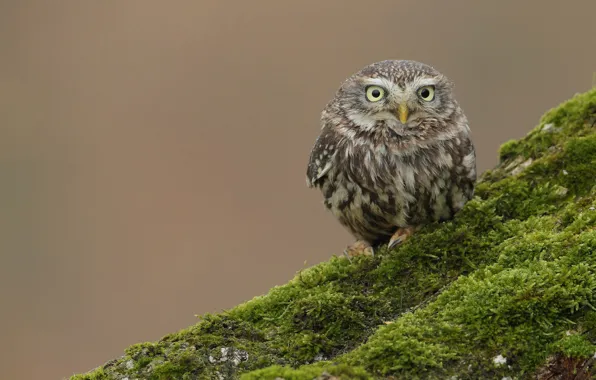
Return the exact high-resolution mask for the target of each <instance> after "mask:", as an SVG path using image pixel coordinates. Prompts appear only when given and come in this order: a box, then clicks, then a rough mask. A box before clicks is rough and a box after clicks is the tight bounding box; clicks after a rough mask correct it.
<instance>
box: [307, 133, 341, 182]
mask: <svg viewBox="0 0 596 380" xmlns="http://www.w3.org/2000/svg"><path fill="white" fill-rule="evenodd" d="M334 137H335V136H334V135H333V133H332V132H331V131H329V130H328V129H327V128H324V129H323V131H322V132H321V134H320V135H319V137H318V138H317V140H316V141H315V145H314V146H313V148H312V150H311V152H310V160H309V162H308V168H307V169H306V184H307V185H308V187H314V186H317V184H318V183H317V181H319V180H320V179H321V178H323V177H324V176H325V174H327V172H328V171H329V169H331V168H332V167H333V162H334V158H335V155H336V152H337V144H336V140H335V138H334Z"/></svg>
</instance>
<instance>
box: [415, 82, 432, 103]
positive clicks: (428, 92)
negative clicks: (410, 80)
mask: <svg viewBox="0 0 596 380" xmlns="http://www.w3.org/2000/svg"><path fill="white" fill-rule="evenodd" d="M418 96H420V99H422V100H424V101H427V102H430V101H431V100H433V99H434V98H435V88H434V86H424V87H420V88H419V89H418Z"/></svg>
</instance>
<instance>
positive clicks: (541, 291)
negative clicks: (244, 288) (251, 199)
mask: <svg viewBox="0 0 596 380" xmlns="http://www.w3.org/2000/svg"><path fill="white" fill-rule="evenodd" d="M500 156H501V162H500V164H499V165H498V166H497V167H496V168H495V169H494V170H491V171H488V172H486V173H484V175H483V176H482V178H481V179H480V181H479V183H478V185H477V188H476V197H475V198H474V199H473V200H472V201H470V202H469V203H468V204H467V205H466V207H465V208H464V209H463V210H462V211H461V212H460V213H459V214H458V215H457V217H456V218H455V219H454V220H453V221H450V222H446V223H441V224H435V225H431V226H428V227H426V228H424V229H423V230H422V231H421V232H419V233H417V234H415V235H414V236H413V237H412V238H411V239H409V240H408V241H407V242H406V243H404V244H403V245H402V246H400V247H398V248H396V249H394V250H392V251H387V250H384V249H380V250H378V254H377V255H376V256H375V257H374V258H371V257H361V258H356V259H354V260H353V261H352V262H349V261H348V260H347V259H345V258H343V257H334V258H332V259H331V260H329V261H328V262H325V263H322V264H320V265H316V266H314V267H311V268H309V269H306V270H304V271H302V272H300V273H298V275H297V276H296V277H295V278H294V279H293V280H291V281H290V282H289V283H288V284H287V285H284V286H280V287H276V288H273V289H272V290H271V291H270V292H269V294H267V295H265V296H261V297H256V298H255V299H253V300H251V301H249V302H247V303H245V304H243V305H240V306H237V307H235V308H233V309H231V310H228V311H226V312H223V313H220V314H216V315H205V316H203V317H202V319H201V320H200V321H199V322H198V323H197V324H196V325H194V326H192V327H189V328H187V329H185V330H182V331H179V332H177V333H175V334H171V335H168V336H166V337H164V338H163V339H162V340H160V341H158V342H155V343H142V344H137V345H134V346H131V347H130V348H128V349H127V350H126V354H125V356H123V357H122V358H119V359H116V360H114V361H111V362H109V363H107V364H105V365H104V366H102V367H100V368H98V369H96V370H94V371H93V372H91V373H88V374H85V375H77V376H74V377H73V378H72V379H73V380H74V379H79V380H80V379H123V378H126V377H128V378H129V379H131V380H132V379H218V378H219V379H228V378H230V379H233V378H239V377H240V378H242V379H244V380H248V379H275V378H283V379H288V380H289V379H313V378H317V377H320V378H322V379H323V378H334V377H338V378H341V379H368V378H408V379H412V378H446V377H449V376H452V375H457V377H458V378H499V379H500V378H503V377H511V378H529V377H533V376H537V375H539V376H544V377H545V378H546V376H548V375H552V374H556V373H557V371H559V372H561V371H575V372H577V373H583V374H585V375H589V373H588V372H589V371H591V360H592V359H591V358H592V356H593V355H594V353H595V352H596V299H595V294H596V293H595V292H596V89H594V90H591V91H589V92H587V93H584V94H579V95H577V96H575V97H574V98H573V99H571V100H569V101H568V102H566V103H564V104H562V105H561V106H559V107H558V108H556V109H553V110H551V111H549V112H548V113H547V114H546V115H545V116H544V117H543V118H542V121H541V122H540V125H538V126H537V127H536V128H535V129H534V130H533V131H532V132H530V133H529V134H528V136H527V137H525V138H524V139H522V140H519V141H511V142H508V143H506V144H505V145H504V146H503V147H502V148H501V151H500Z"/></svg>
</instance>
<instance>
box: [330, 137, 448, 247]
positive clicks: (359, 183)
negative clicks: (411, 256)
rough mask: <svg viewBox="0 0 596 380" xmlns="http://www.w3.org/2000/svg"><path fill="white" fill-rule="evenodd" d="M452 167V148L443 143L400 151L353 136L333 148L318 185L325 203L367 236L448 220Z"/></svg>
mask: <svg viewBox="0 0 596 380" xmlns="http://www.w3.org/2000/svg"><path fill="white" fill-rule="evenodd" d="M338 148H339V147H338ZM453 167H454V159H453V147H452V146H451V145H450V144H447V143H445V142H437V143H436V144H431V145H429V146H426V147H419V148H417V149H412V150H410V151H409V152H408V153H404V152H403V151H397V150H396V149H395V148H393V147H392V146H391V145H389V144H385V143H380V144H370V143H364V142H363V143H360V141H359V140H358V139H355V140H353V141H350V142H346V143H345V144H344V145H343V146H342V147H341V149H338V151H337V154H336V156H335V162H334V165H333V168H332V169H331V170H330V171H329V173H328V175H327V179H326V180H325V181H324V183H323V184H322V185H323V186H322V190H323V193H324V195H325V204H326V206H327V208H329V209H330V210H331V211H332V213H333V214H335V215H336V216H337V217H338V218H339V220H340V221H341V222H342V224H344V225H346V226H347V227H348V228H349V229H351V230H352V232H353V233H355V234H356V235H357V236H360V237H362V238H368V239H372V238H376V237H378V236H380V235H388V234H391V233H392V231H393V230H394V229H395V228H396V226H407V225H410V224H412V223H417V222H421V221H427V220H436V219H441V218H448V217H449V216H450V213H451V210H450V205H449V201H448V199H447V198H448V197H447V194H446V192H447V191H448V188H449V187H451V183H450V181H451V180H450V179H451V176H452V171H453Z"/></svg>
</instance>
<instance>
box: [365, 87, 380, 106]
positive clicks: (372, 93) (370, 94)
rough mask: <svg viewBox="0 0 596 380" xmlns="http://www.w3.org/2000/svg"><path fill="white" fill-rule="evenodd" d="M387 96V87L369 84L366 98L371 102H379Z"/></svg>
mask: <svg viewBox="0 0 596 380" xmlns="http://www.w3.org/2000/svg"><path fill="white" fill-rule="evenodd" d="M383 97H385V89H383V87H379V86H368V87H367V88H366V99H368V101H369V102H378V101H379V100H381V99H383Z"/></svg>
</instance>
